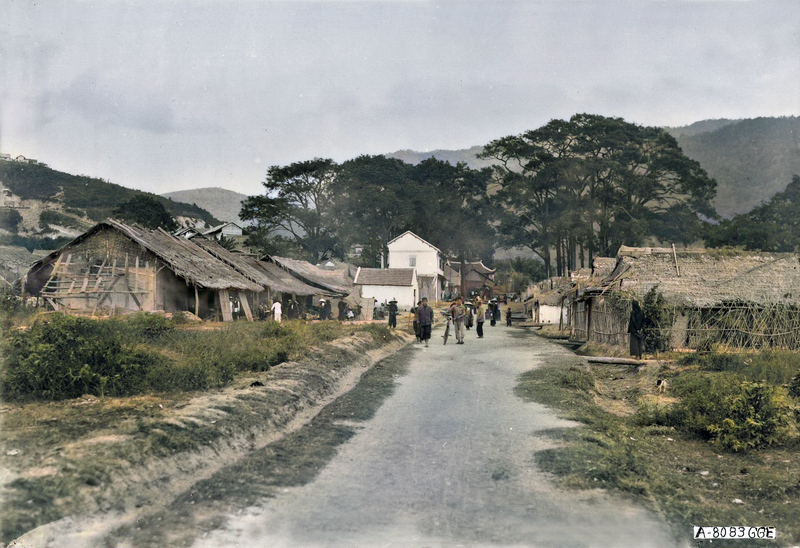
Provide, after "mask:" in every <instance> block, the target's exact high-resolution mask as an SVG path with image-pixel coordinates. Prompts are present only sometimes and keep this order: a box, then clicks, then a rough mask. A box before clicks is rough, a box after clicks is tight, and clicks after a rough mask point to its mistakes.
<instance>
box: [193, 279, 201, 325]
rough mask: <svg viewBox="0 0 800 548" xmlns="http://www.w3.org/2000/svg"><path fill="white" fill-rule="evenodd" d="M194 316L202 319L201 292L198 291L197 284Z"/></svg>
mask: <svg viewBox="0 0 800 548" xmlns="http://www.w3.org/2000/svg"><path fill="white" fill-rule="evenodd" d="M194 315H195V316H197V317H198V318H199V317H200V292H199V291H198V290H197V284H194Z"/></svg>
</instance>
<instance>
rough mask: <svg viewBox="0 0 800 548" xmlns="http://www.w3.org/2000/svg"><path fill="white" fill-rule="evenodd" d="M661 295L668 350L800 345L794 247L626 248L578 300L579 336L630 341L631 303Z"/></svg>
mask: <svg viewBox="0 0 800 548" xmlns="http://www.w3.org/2000/svg"><path fill="white" fill-rule="evenodd" d="M651 290H652V293H650V297H651V300H652V299H654V298H655V297H656V295H658V296H660V300H661V303H660V304H659V305H658V310H657V311H658V315H659V317H658V318H649V320H650V321H653V322H656V323H658V324H659V325H657V326H654V327H652V328H651V329H653V330H655V331H654V333H655V334H656V335H657V336H658V337H659V338H660V340H662V341H663V344H664V347H665V348H672V349H682V348H703V347H708V346H709V345H711V344H715V343H721V344H724V345H727V346H730V347H734V348H771V347H781V348H792V349H797V348H800V262H799V261H798V256H797V255H796V254H793V253H761V252H748V251H735V250H715V249H708V250H706V249H691V250H676V249H675V248H674V247H672V248H651V247H644V248H635V247H626V246H622V247H621V248H620V250H619V252H618V254H617V258H616V265H615V268H614V270H613V272H611V273H610V274H609V275H607V276H606V277H605V278H604V279H603V280H602V281H600V282H599V283H596V284H590V285H588V286H587V287H585V288H582V289H580V290H579V291H577V292H576V294H575V298H574V300H573V301H572V304H571V306H572V316H573V321H572V338H574V339H576V340H581V341H587V340H588V341H596V342H599V343H605V344H612V345H620V346H626V345H627V344H628V334H627V327H628V318H629V314H630V303H631V300H632V299H634V298H635V299H637V300H639V301H640V303H643V302H645V299H646V298H647V296H648V292H651Z"/></svg>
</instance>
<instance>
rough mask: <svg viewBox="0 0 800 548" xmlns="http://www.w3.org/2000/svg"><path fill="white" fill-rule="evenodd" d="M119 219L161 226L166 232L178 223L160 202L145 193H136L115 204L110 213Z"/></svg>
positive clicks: (153, 226)
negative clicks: (125, 200) (126, 199)
mask: <svg viewBox="0 0 800 548" xmlns="http://www.w3.org/2000/svg"><path fill="white" fill-rule="evenodd" d="M111 214H112V215H113V216H114V217H115V218H117V219H119V220H120V221H126V222H132V223H136V224H138V225H141V226H143V227H145V228H159V227H160V228H163V229H164V230H166V231H168V232H172V231H174V230H177V229H178V223H177V222H175V219H173V218H172V215H170V214H169V212H168V211H167V210H166V209H165V208H164V206H163V205H161V203H160V202H158V201H157V200H155V199H154V198H151V197H150V196H147V195H145V194H138V195H136V196H134V197H133V198H131V199H130V200H128V201H127V202H123V203H121V204H119V205H118V206H117V208H116V209H115V210H114V211H113V212H112V213H111Z"/></svg>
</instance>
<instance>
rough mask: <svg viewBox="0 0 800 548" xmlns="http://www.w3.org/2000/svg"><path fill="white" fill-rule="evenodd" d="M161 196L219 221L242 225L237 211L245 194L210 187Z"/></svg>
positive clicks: (245, 196)
mask: <svg viewBox="0 0 800 548" xmlns="http://www.w3.org/2000/svg"><path fill="white" fill-rule="evenodd" d="M162 196H163V197H164V198H169V199H170V200H174V201H176V202H183V203H185V204H194V205H196V206H198V207H201V208H203V209H205V210H206V211H208V212H209V213H211V214H212V215H213V216H214V217H216V218H217V219H219V220H221V221H227V222H235V223H238V224H239V225H243V223H242V221H240V220H239V211H240V210H241V208H242V200H244V199H246V198H247V195H246V194H240V193H238V192H234V191H232V190H226V189H224V188H219V187H210V188H197V189H193V190H178V191H177V192H168V193H166V194H162Z"/></svg>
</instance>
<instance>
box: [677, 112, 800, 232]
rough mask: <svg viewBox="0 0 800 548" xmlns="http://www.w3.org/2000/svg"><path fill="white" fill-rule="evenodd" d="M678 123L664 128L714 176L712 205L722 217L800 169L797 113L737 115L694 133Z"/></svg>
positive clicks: (763, 197) (778, 187) (779, 186)
mask: <svg viewBox="0 0 800 548" xmlns="http://www.w3.org/2000/svg"><path fill="white" fill-rule="evenodd" d="M689 127H691V126H689ZM680 129H681V128H671V129H669V131H670V132H671V133H673V135H676V138H677V139H678V144H679V145H680V146H681V148H682V149H683V152H684V153H685V154H686V155H687V156H689V157H690V158H693V159H695V160H697V161H698V162H700V165H702V166H703V167H704V168H705V170H706V171H707V172H708V173H709V175H711V176H712V177H714V179H716V180H717V183H718V187H717V197H716V199H715V200H714V206H715V207H716V208H717V211H718V212H719V213H720V214H721V215H722V216H724V217H732V216H733V215H734V214H736V213H744V212H747V211H750V210H751V209H753V208H754V207H755V206H757V205H759V204H760V203H761V202H765V201H767V200H769V199H770V198H771V197H772V196H773V195H775V194H776V193H778V192H781V191H783V190H784V189H785V188H786V186H787V185H788V184H789V182H790V181H791V180H792V176H793V175H800V139H799V138H798V136H799V135H800V117H797V116H789V117H783V118H755V119H751V120H739V121H734V122H732V123H730V124H726V125H724V126H722V127H719V128H718V129H714V130H712V131H706V132H702V133H697V134H695V135H691V134H679V133H676V130H680Z"/></svg>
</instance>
